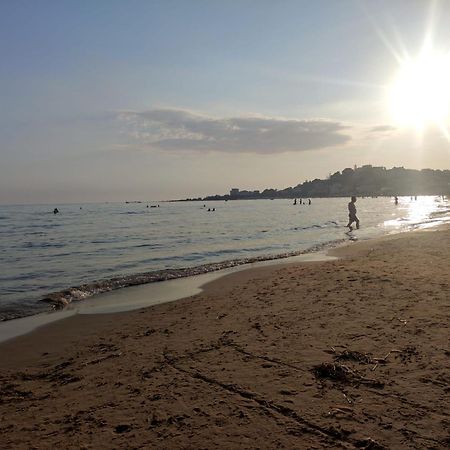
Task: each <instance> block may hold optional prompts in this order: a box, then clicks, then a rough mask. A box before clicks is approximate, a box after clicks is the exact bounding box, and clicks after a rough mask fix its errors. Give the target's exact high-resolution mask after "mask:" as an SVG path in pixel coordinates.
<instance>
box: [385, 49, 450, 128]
mask: <svg viewBox="0 0 450 450" xmlns="http://www.w3.org/2000/svg"><path fill="white" fill-rule="evenodd" d="M389 103H390V109H391V113H392V116H393V119H394V121H395V122H396V124H397V125H399V126H403V127H412V128H415V129H416V130H418V131H420V132H422V131H423V130H424V129H425V128H427V127H429V126H438V127H439V128H440V129H441V130H443V131H444V132H445V134H447V129H448V121H449V119H450V55H449V54H448V53H439V52H436V51H431V50H428V51H422V53H421V54H420V55H419V56H418V57H417V58H410V57H408V58H406V59H404V60H402V61H400V64H399V68H398V72H397V74H396V76H395V77H394V80H393V82H392V83H391V85H390V88H389Z"/></svg>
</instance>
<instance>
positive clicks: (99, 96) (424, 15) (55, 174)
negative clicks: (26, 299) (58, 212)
mask: <svg viewBox="0 0 450 450" xmlns="http://www.w3.org/2000/svg"><path fill="white" fill-rule="evenodd" d="M448 23H450V2H447V1H445V0H441V1H438V0H436V1H432V0H430V1H428V0H386V1H385V0H367V1H364V0H339V1H335V0H315V1H310V0H304V1H303V0H295V1H290V0H280V1H277V2H274V1H272V0H267V1H266V0H227V1H225V0H222V1H219V0H178V1H175V0H160V1H151V0H145V1H140V0H127V1H125V0H122V1H117V0H96V1H95V2H94V1H90V0H76V1H75V0H73V1H69V0H53V1H48V0H40V1H38V2H37V1H33V0H29V1H22V0H0V58H1V63H0V203H3V204H8V203H65V202H96V201H124V200H143V201H149V200H167V199H175V198H186V197H198V196H206V195H210V194H224V193H227V192H228V191H229V189H230V188H240V189H250V190H254V189H264V188H269V187H270V188H279V189H282V188H285V187H288V186H295V185H297V184H299V183H302V182H303V181H305V180H307V179H308V180H311V179H314V178H326V177H327V176H328V175H329V174H330V173H334V172H336V171H341V170H343V169H344V168H346V167H353V166H354V165H358V166H361V165H364V164H372V165H376V166H385V167H387V168H390V167H393V166H403V167H407V168H413V169H421V168H432V169H450V144H449V134H448V132H447V126H448V125H449V123H448V117H449V116H448V114H447V113H448V111H447V110H446V111H447V112H446V113H445V114H444V113H442V112H441V109H442V108H441V106H442V105H441V104H440V105H438V106H439V108H438V106H436V102H441V103H442V102H444V109H445V108H447V104H448V103H449V102H447V100H449V101H450V94H448V93H447V91H445V95H444V94H442V93H441V91H442V90H445V89H446V88H445V87H441V86H440V85H439V83H438V82H436V83H433V82H431V83H428V85H435V87H436V86H438V89H437V90H436V89H435V91H434V92H433V93H432V94H433V95H431V97H432V98H435V97H436V101H435V102H434V103H432V104H431V106H430V105H429V104H426V100H425V99H427V98H430V96H429V95H428V92H427V89H425V91H424V92H423V93H422V94H423V95H422V96H418V95H417V88H416V87H415V85H414V86H413V89H412V94H411V90H407V91H406V93H403V94H402V95H403V96H400V94H399V95H397V97H399V98H400V97H401V99H402V100H401V101H400V107H399V105H398V104H397V112H398V110H399V111H400V116H404V117H400V119H402V118H403V119H405V118H406V115H407V112H408V111H409V112H410V111H411V110H412V111H414V112H415V115H414V121H411V120H409V123H406V124H405V123H402V120H399V117H394V115H393V113H392V89H393V88H392V86H393V84H394V81H395V80H396V79H397V78H396V77H397V74H398V72H399V68H400V67H403V66H402V64H403V63H404V60H405V58H410V59H411V58H412V59H413V60H414V58H415V57H416V56H417V55H419V54H420V51H421V49H423V48H424V42H425V41H426V42H427V45H428V48H429V49H430V48H431V49H432V50H433V51H436V52H440V54H442V55H445V58H447V57H448V52H449V51H450V28H449V27H448V26H447V25H448ZM425 66H427V64H424V63H422V65H421V66H420V67H422V68H423V67H425ZM428 67H430V64H428ZM439 67H441V66H439ZM449 67H450V64H449ZM415 70H416V72H417V69H415ZM445 70H447V69H446V66H445V68H444V72H445ZM437 71H438V72H439V71H440V69H439V70H437ZM416 72H414V73H416ZM413 78H414V77H413ZM414 79H415V78H414ZM402 80H403V79H402ZM405 83H406V82H405V81H404V80H403V81H401V82H400V84H401V85H402V86H404V85H405ZM449 83H450V82H449ZM428 85H427V86H428ZM395 89H397V91H396V94H398V92H399V88H398V87H397V88H395ZM420 89H422V88H420ZM420 89H419V90H420ZM402 92H403V91H402ZM397 97H396V98H397ZM447 97H448V98H447ZM424 102H425V103H424ZM428 103H430V102H428ZM430 110H432V111H433V112H434V111H437V110H439V111H440V112H439V117H437V118H436V117H434V115H433V114H431V112H430ZM421 111H426V112H427V114H428V115H427V116H426V117H425V118H424V117H422V115H421ZM435 115H437V113H436V114H435ZM431 116H432V117H431ZM430 117H431V119H433V120H431V119H430ZM408 118H409V119H411V118H410V117H409V116H408ZM426 119H427V120H428V119H430V120H428V122H427V120H426ZM435 119H436V120H435ZM438 119H439V120H438ZM425 122H426V123H425Z"/></svg>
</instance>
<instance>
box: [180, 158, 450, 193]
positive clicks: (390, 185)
mask: <svg viewBox="0 0 450 450" xmlns="http://www.w3.org/2000/svg"><path fill="white" fill-rule="evenodd" d="M449 193H450V170H433V169H422V170H413V169H405V168H404V167H394V168H392V169H386V168H385V167H373V166H371V165H366V166H362V167H355V168H354V169H350V168H346V169H344V170H343V171H342V172H335V173H333V174H332V175H330V176H329V177H328V178H327V179H326V180H320V179H318V178H316V179H314V180H311V181H309V180H306V181H305V182H303V183H301V184H298V185H297V186H294V187H288V188H286V189H264V190H263V191H261V192H260V191H241V190H239V189H232V190H231V191H230V194H226V195H209V196H207V197H204V198H196V199H186V200H238V199H264V198H265V199H267V198H269V199H274V198H305V197H348V196H351V195H357V196H362V197H370V196H394V195H397V196H402V195H448V194H449Z"/></svg>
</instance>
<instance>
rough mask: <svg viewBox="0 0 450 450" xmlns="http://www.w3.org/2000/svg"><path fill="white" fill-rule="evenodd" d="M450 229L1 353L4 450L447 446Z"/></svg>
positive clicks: (284, 270)
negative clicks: (57, 449)
mask: <svg viewBox="0 0 450 450" xmlns="http://www.w3.org/2000/svg"><path fill="white" fill-rule="evenodd" d="M449 248H450V230H448V229H446V230H439V231H423V232H413V233H408V234H402V235H396V236H391V237H387V238H383V239H381V240H378V241H367V242H361V243H355V244H352V245H351V246H349V247H345V248H341V249H338V250H335V252H336V253H337V254H339V255H340V256H342V259H340V260H337V261H326V262H313V263H305V264H286V265H276V266H267V267H261V268H258V269H251V270H246V271H242V272H237V273H233V274H231V275H227V276H225V277H223V278H220V279H219V280H216V281H214V282H212V283H210V284H208V285H207V286H206V287H205V290H204V292H202V293H200V294H198V295H196V296H194V297H190V298H186V299H182V300H178V301H176V302H172V303H166V304H160V305H156V306H153V307H151V308H146V309H142V310H137V311H132V312H127V313H120V314H105V315H77V316H73V317H69V318H67V319H64V320H61V321H59V322H56V323H53V324H50V325H48V326H46V327H45V328H42V329H38V330H36V331H34V332H32V333H30V334H28V335H25V336H21V337H19V338H16V339H13V340H11V341H8V342H6V343H3V344H1V345H0V418H1V420H0V442H1V447H2V448H5V449H8V448H14V449H15V448H51V447H53V448H93V449H97V448H166V449H178V448H193V449H199V448H226V449H233V448H236V449H241V448H300V449H302V448H305V449H314V448H317V449H319V448H366V449H380V448H393V449H403V448H405V449H408V448H416V449H417V448H435V449H441V448H448V446H449V445H450V407H449V400H448V398H449V393H450V373H449V357H450V347H449V337H450V333H449V328H448V324H449V315H450V314H449V308H450V275H449V267H450V252H449Z"/></svg>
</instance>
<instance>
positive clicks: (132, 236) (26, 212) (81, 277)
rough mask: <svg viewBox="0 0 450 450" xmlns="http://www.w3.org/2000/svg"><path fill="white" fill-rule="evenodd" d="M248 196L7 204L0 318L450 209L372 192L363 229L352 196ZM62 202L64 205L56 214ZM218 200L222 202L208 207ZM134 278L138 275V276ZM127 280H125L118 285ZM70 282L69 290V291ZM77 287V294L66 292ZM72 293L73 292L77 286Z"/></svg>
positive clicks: (408, 224)
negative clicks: (51, 301)
mask: <svg viewBox="0 0 450 450" xmlns="http://www.w3.org/2000/svg"><path fill="white" fill-rule="evenodd" d="M292 203H293V202H292V201H291V200H273V201H270V200H248V201H229V202H208V203H206V207H203V203H199V202H183V203H160V204H159V205H160V206H159V207H151V206H156V204H149V207H148V208H147V204H145V203H139V204H125V203H108V204H78V205H75V204H70V205H25V206H24V205H20V206H18V205H11V206H0V255H1V259H0V319H1V320H4V319H7V318H12V317H19V316H24V315H30V314H34V313H37V312H41V311H43V310H45V309H48V308H49V307H48V305H46V304H44V303H43V302H40V301H39V300H41V299H42V298H44V297H46V296H47V295H48V294H49V293H51V292H58V291H59V292H60V295H63V296H64V295H65V297H66V298H69V301H70V299H71V296H70V295H68V294H67V291H66V293H65V294H64V291H65V290H67V288H69V287H74V286H75V287H77V286H82V285H83V287H82V288H81V289H78V290H76V292H77V295H78V294H79V296H78V297H79V298H80V299H81V298H85V297H86V296H89V295H91V294H93V293H95V292H96V290H95V289H93V287H95V282H97V281H99V280H103V286H105V285H106V286H107V285H108V283H109V280H111V279H117V278H118V277H119V278H120V277H128V278H127V280H128V281H129V280H134V281H133V282H132V283H131V284H137V283H139V282H141V281H142V280H141V279H140V278H135V276H136V274H140V273H142V272H152V271H161V270H164V269H180V268H186V267H187V268H189V267H197V266H202V265H205V264H209V263H217V262H221V261H225V260H234V259H245V258H252V257H255V256H273V255H279V254H285V253H290V252H299V251H304V250H308V249H310V248H312V247H315V246H317V245H321V244H323V245H326V244H327V243H330V242H334V241H339V240H342V239H367V238H371V237H375V236H380V235H383V234H386V233H390V232H395V231H403V230H409V229H411V228H415V227H418V226H420V227H427V226H432V225H435V224H438V223H441V222H442V221H446V220H448V219H449V208H450V206H449V202H448V200H444V199H441V198H438V197H419V198H418V199H417V200H416V201H414V200H411V199H410V198H409V197H407V198H405V197H404V198H400V202H399V204H398V205H394V202H393V200H392V199H390V198H373V199H372V198H366V199H359V200H358V202H357V208H358V216H359V218H360V220H361V229H360V230H358V231H355V232H353V233H350V234H349V233H346V231H347V230H346V228H345V225H346V223H347V203H348V199H344V198H337V199H313V200H312V205H296V206H294V205H293V204H292ZM55 207H57V208H58V209H59V211H60V213H59V214H56V215H54V214H53V208H55ZM208 208H211V209H212V208H215V209H216V211H215V212H212V211H211V212H208ZM129 284H130V283H129ZM116 287H117V286H116ZM61 291H62V294H61ZM66 294H67V295H66ZM71 295H72V294H71Z"/></svg>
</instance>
